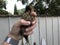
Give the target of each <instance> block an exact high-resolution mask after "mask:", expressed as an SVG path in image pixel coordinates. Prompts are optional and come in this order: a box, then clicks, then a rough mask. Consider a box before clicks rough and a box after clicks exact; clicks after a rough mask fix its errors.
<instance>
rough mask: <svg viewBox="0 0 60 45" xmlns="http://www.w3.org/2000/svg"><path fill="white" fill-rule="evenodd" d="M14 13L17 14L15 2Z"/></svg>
mask: <svg viewBox="0 0 60 45" xmlns="http://www.w3.org/2000/svg"><path fill="white" fill-rule="evenodd" d="M14 14H15V15H18V11H17V7H16V4H15V6H14Z"/></svg>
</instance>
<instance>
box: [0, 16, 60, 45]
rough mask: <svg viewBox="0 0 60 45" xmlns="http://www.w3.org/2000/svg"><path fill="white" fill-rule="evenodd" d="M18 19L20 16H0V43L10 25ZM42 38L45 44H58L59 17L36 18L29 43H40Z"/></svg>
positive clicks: (59, 37) (59, 31) (59, 32)
mask: <svg viewBox="0 0 60 45" xmlns="http://www.w3.org/2000/svg"><path fill="white" fill-rule="evenodd" d="M19 20H20V17H0V44H1V43H2V41H3V40H4V38H5V37H6V35H7V34H8V33H9V31H10V30H11V28H12V25H13V24H14V23H16V22H17V21H19ZM43 39H44V40H45V41H46V45H60V17H38V18H37V24H36V28H35V29H34V33H33V34H32V35H30V36H29V40H30V44H31V45H33V43H34V42H36V45H42V42H43V41H42V40H43ZM24 41H25V40H24ZM20 42H21V41H20ZM19 45H20V43H19Z"/></svg>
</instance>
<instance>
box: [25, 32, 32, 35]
mask: <svg viewBox="0 0 60 45" xmlns="http://www.w3.org/2000/svg"><path fill="white" fill-rule="evenodd" d="M32 33H33V31H28V32H25V33H24V35H31V34H32Z"/></svg>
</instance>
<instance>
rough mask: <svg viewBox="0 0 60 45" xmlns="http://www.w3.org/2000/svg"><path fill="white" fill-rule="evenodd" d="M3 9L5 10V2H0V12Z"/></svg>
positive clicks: (0, 0)
mask: <svg viewBox="0 0 60 45" xmlns="http://www.w3.org/2000/svg"><path fill="white" fill-rule="evenodd" d="M3 8H5V9H6V1H4V0H0V10H1V9H3Z"/></svg>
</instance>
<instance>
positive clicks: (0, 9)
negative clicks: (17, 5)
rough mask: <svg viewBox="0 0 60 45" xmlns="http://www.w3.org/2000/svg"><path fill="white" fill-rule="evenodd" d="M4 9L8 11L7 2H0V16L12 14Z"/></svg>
mask: <svg viewBox="0 0 60 45" xmlns="http://www.w3.org/2000/svg"><path fill="white" fill-rule="evenodd" d="M3 8H4V9H6V0H0V15H9V14H10V13H9V12H7V11H5V10H3Z"/></svg>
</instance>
